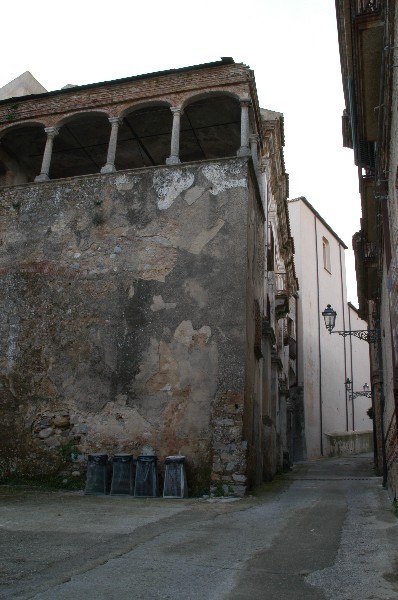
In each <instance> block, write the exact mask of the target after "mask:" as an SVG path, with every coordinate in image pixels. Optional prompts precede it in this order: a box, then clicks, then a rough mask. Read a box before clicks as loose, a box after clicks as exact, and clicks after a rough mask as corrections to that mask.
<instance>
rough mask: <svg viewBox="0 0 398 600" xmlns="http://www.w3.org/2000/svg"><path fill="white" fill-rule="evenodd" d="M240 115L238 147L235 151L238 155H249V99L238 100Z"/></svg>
mask: <svg viewBox="0 0 398 600" xmlns="http://www.w3.org/2000/svg"><path fill="white" fill-rule="evenodd" d="M240 106H241V117H240V148H239V150H238V152H237V155H238V156H250V154H251V152H250V147H249V106H250V100H249V99H248V98H245V99H243V100H241V101H240Z"/></svg>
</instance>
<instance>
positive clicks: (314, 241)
mask: <svg viewBox="0 0 398 600" xmlns="http://www.w3.org/2000/svg"><path fill="white" fill-rule="evenodd" d="M288 206H289V215H290V224H291V231H292V234H293V239H294V246H295V265H296V270H297V277H298V281H299V292H298V298H297V301H296V303H297V316H296V327H297V332H298V333H297V387H296V388H295V389H294V390H292V396H293V397H294V404H293V406H294V415H295V417H294V419H295V429H294V432H295V433H294V435H295V443H294V452H295V454H294V457H295V459H296V460H300V459H303V458H308V459H314V458H319V457H320V456H333V455H337V454H349V453H355V452H361V451H366V450H368V451H369V450H371V448H372V442H373V436H372V423H371V420H370V418H369V416H368V415H367V410H368V409H369V408H370V406H371V401H370V400H369V399H368V398H366V396H357V397H356V398H353V397H352V396H353V394H352V391H353V390H354V391H355V392H357V391H361V389H362V387H363V384H364V383H368V382H369V377H370V374H369V350H368V345H367V344H365V343H364V342H363V341H362V340H360V339H358V338H356V337H355V336H347V337H343V336H340V335H338V334H336V333H333V334H329V332H328V330H327V329H326V327H325V323H324V319H323V317H322V312H323V310H324V309H325V308H326V306H327V305H328V304H330V305H331V306H333V308H334V310H335V311H336V312H337V321H336V323H337V325H336V330H347V331H353V330H362V329H365V328H366V323H365V322H364V321H362V319H360V318H359V315H358V312H357V310H356V309H355V308H354V307H353V306H352V305H351V304H350V303H348V302H347V289H346V272H345V257H344V251H345V250H346V249H347V246H346V245H345V244H344V242H343V241H342V240H341V239H340V238H339V237H338V236H337V234H336V233H335V232H334V231H333V230H332V229H331V227H330V226H329V225H328V224H327V223H326V222H325V220H324V219H323V218H322V217H321V215H320V214H319V213H318V212H317V211H316V210H315V209H314V207H313V206H312V205H311V204H310V203H309V202H308V200H306V198H303V197H301V198H296V199H293V200H289V201H288ZM347 379H349V380H350V381H351V382H352V389H351V390H347V389H346V386H345V382H346V381H347ZM358 386H359V387H358Z"/></svg>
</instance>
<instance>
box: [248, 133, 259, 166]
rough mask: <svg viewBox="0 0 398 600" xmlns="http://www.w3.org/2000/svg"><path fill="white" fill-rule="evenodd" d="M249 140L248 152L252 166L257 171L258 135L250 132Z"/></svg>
mask: <svg viewBox="0 0 398 600" xmlns="http://www.w3.org/2000/svg"><path fill="white" fill-rule="evenodd" d="M249 140H250V153H251V156H252V159H253V164H254V167H255V169H256V171H257V169H258V166H259V165H258V141H259V137H258V135H257V133H251V134H250V135H249Z"/></svg>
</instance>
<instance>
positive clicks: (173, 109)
mask: <svg viewBox="0 0 398 600" xmlns="http://www.w3.org/2000/svg"><path fill="white" fill-rule="evenodd" d="M170 110H171V112H172V113H173V116H174V115H182V114H183V113H184V109H183V107H182V106H170Z"/></svg>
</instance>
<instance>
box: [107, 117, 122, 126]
mask: <svg viewBox="0 0 398 600" xmlns="http://www.w3.org/2000/svg"><path fill="white" fill-rule="evenodd" d="M108 121H109V123H110V124H111V125H116V124H117V125H121V124H122V123H123V117H109V119H108Z"/></svg>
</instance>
